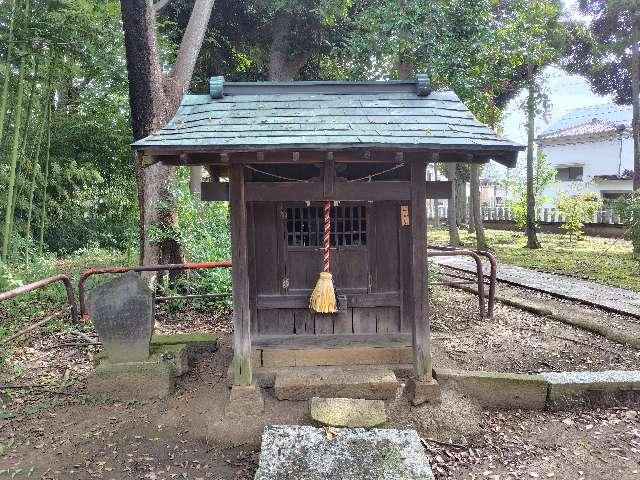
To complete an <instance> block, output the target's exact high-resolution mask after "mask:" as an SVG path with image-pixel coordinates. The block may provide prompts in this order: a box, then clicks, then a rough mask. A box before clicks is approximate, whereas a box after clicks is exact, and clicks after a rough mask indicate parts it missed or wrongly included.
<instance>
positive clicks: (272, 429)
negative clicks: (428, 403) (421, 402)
mask: <svg viewBox="0 0 640 480" xmlns="http://www.w3.org/2000/svg"><path fill="white" fill-rule="evenodd" d="M329 437H331V438H329ZM433 478H434V477H433V473H432V471H431V467H430V466H429V459H428V458H427V455H426V454H425V451H424V447H423V446H422V443H421V441H420V438H419V437H418V434H417V433H416V431H415V430H384V429H373V430H365V429H360V428H354V429H341V430H337V435H335V436H334V435H331V434H329V435H328V434H327V431H326V430H325V429H323V428H314V427H306V426H269V427H266V428H265V429H264V433H263V434H262V450H261V452H260V464H259V466H258V470H257V472H256V475H255V480H301V479H304V480H362V479H367V480H433Z"/></svg>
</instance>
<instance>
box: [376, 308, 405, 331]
mask: <svg viewBox="0 0 640 480" xmlns="http://www.w3.org/2000/svg"><path fill="white" fill-rule="evenodd" d="M375 310H376V333H398V332H400V309H399V308H398V307H376V309H375Z"/></svg>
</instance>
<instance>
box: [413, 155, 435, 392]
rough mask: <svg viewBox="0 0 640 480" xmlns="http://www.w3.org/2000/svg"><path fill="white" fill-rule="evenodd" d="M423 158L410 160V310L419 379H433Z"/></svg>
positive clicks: (416, 374)
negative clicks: (421, 159)
mask: <svg viewBox="0 0 640 480" xmlns="http://www.w3.org/2000/svg"><path fill="white" fill-rule="evenodd" d="M426 167H427V162H426V160H425V161H413V162H411V203H410V205H409V209H410V216H411V253H410V255H411V257H410V258H411V262H410V273H409V279H410V311H411V315H412V317H413V329H412V340H413V361H414V368H415V376H416V380H418V381H430V380H431V379H432V372H431V370H432V368H431V329H430V326H429V312H428V308H429V303H428V292H427V256H426V247H427V245H426V236H427V212H426V203H425V199H426V196H427V192H426V182H425V175H426V173H425V172H426Z"/></svg>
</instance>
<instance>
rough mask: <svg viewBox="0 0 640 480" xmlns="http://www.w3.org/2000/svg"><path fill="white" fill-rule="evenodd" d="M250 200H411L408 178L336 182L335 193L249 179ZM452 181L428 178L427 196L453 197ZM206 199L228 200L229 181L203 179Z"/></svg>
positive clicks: (318, 185) (316, 185)
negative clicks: (206, 180)
mask: <svg viewBox="0 0 640 480" xmlns="http://www.w3.org/2000/svg"><path fill="white" fill-rule="evenodd" d="M245 186H246V193H245V195H246V201H247V202H295V201H305V200H308V201H310V202H321V201H323V200H342V201H383V200H399V201H406V200H409V199H410V182H408V181H396V180H389V181H377V182H376V181H374V182H335V183H334V186H333V192H332V193H326V192H325V190H324V183H323V182H247V183H246V184H245ZM452 188H453V187H452V183H451V182H449V181H427V182H426V188H425V190H426V197H425V198H426V199H430V198H437V199H447V198H451V189H452ZM202 200H204V201H228V200H229V183H227V182H202Z"/></svg>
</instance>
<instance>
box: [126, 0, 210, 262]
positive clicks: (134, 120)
mask: <svg viewBox="0 0 640 480" xmlns="http://www.w3.org/2000/svg"><path fill="white" fill-rule="evenodd" d="M214 1H215V0H195V2H194V5H193V9H192V12H191V15H190V16H189V21H188V23H187V26H186V29H185V30H184V34H183V36H182V40H181V42H180V46H179V48H178V52H177V55H176V58H175V61H174V62H173V64H172V65H171V67H170V68H166V62H163V61H161V55H160V53H161V52H160V48H159V46H158V41H157V32H156V17H157V15H158V13H159V10H160V9H165V8H166V6H167V4H168V1H164V0H163V1H159V2H157V4H156V5H154V4H153V1H152V0H121V1H120V5H121V9H122V24H123V29H124V40H125V49H126V57H127V72H128V77H129V103H130V106H131V126H132V129H133V138H134V139H135V140H137V139H140V138H144V137H146V136H147V135H149V134H151V133H152V132H154V131H155V130H157V129H158V128H160V127H162V125H163V124H164V123H166V122H167V121H168V120H169V119H170V118H171V117H172V116H173V115H174V114H175V112H176V110H177V108H178V106H179V105H180V101H181V99H182V96H183V95H184V93H185V91H186V90H187V88H188V87H189V83H190V81H191V77H192V75H193V71H194V68H195V65H196V61H197V58H198V53H199V51H200V47H201V45H202V41H203V39H204V35H205V32H206V29H207V25H208V23H209V17H210V15H211V11H212V9H213V5H214ZM163 67H165V68H163ZM135 165H136V176H137V179H138V202H139V205H140V262H141V264H153V263H180V262H181V261H182V252H181V249H180V244H179V242H178V240H177V238H176V235H175V232H174V226H175V223H176V212H175V208H174V203H175V202H174V199H173V196H172V194H171V191H170V189H171V187H172V185H173V183H174V181H175V176H176V171H175V167H172V166H168V165H163V164H162V163H159V162H158V163H155V164H153V165H151V166H147V167H145V166H144V165H143V164H142V159H141V158H138V157H136V159H135Z"/></svg>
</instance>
